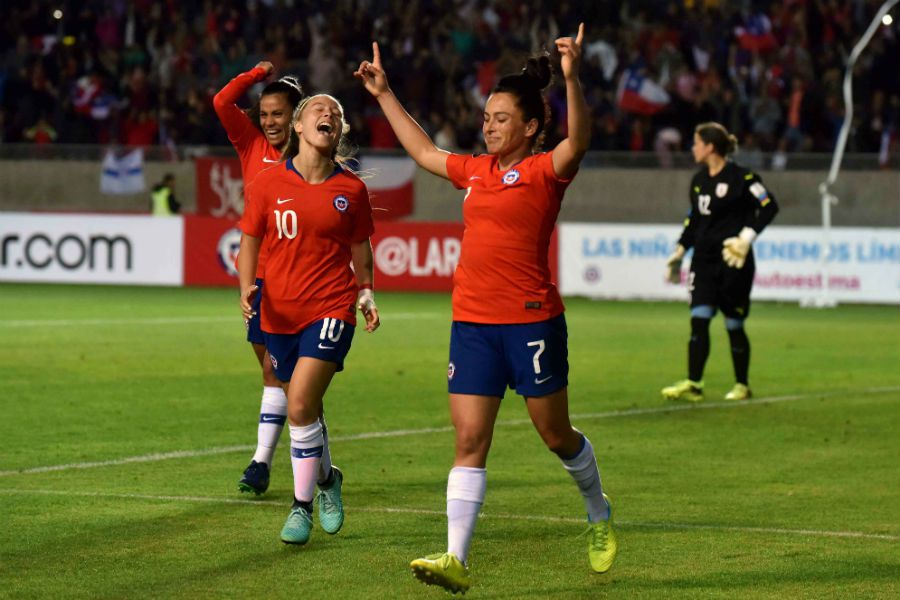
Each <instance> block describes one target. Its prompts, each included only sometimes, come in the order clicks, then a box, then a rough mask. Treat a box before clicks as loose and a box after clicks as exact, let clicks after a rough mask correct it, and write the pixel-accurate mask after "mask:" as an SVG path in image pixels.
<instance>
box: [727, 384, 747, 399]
mask: <svg viewBox="0 0 900 600" xmlns="http://www.w3.org/2000/svg"><path fill="white" fill-rule="evenodd" d="M752 395H753V393H752V392H751V391H750V388H748V387H747V386H746V385H744V384H743V383H736V384H734V387H733V388H731V391H730V392H728V393H727V394H725V399H726V400H749V399H750V396H752Z"/></svg>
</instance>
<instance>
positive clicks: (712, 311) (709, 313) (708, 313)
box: [691, 304, 716, 321]
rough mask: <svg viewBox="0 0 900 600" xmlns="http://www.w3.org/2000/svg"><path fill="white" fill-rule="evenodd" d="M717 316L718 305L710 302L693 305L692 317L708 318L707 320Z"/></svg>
mask: <svg viewBox="0 0 900 600" xmlns="http://www.w3.org/2000/svg"><path fill="white" fill-rule="evenodd" d="M714 316H716V307H715V306H710V305H708V304H700V305H698V306H692V307H691V318H692V319H706V320H707V321H708V320H710V319H712V318H713V317H714Z"/></svg>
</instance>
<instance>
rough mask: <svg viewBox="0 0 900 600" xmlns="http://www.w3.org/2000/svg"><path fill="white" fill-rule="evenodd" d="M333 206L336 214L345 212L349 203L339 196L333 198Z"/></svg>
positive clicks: (344, 197) (345, 198) (345, 197)
mask: <svg viewBox="0 0 900 600" xmlns="http://www.w3.org/2000/svg"><path fill="white" fill-rule="evenodd" d="M333 204H334V207H335V208H336V209H337V210H338V212H347V208H348V207H349V206H350V201H349V200H347V196H344V195H343V194H341V195H340V196H335V197H334V201H333Z"/></svg>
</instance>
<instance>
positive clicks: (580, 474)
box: [560, 434, 609, 523]
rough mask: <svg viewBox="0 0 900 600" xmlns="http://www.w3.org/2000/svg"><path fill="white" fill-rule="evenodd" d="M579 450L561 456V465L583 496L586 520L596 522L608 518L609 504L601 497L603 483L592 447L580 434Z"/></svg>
mask: <svg viewBox="0 0 900 600" xmlns="http://www.w3.org/2000/svg"><path fill="white" fill-rule="evenodd" d="M581 439H582V443H581V450H579V451H578V454H576V455H575V456H573V457H571V458H562V457H560V460H561V461H562V464H563V466H564V467H565V468H566V471H568V472H569V475H571V476H572V479H574V480H575V483H576V484H577V485H578V490H579V491H580V492H581V495H582V496H584V506H585V508H586V509H587V513H588V521H590V522H591V523H596V522H597V521H605V520H606V519H608V518H609V504H607V503H606V498H604V497H603V485H602V484H601V483H600V470H599V469H598V468H597V459H596V457H595V456H594V447H593V446H591V442H590V440H588V439H587V437H586V436H584V435H583V434H582V436H581Z"/></svg>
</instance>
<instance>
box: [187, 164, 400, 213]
mask: <svg viewBox="0 0 900 600" xmlns="http://www.w3.org/2000/svg"><path fill="white" fill-rule="evenodd" d="M194 168H195V169H196V181H197V186H196V197H197V214H198V215H201V216H206V217H223V218H234V219H239V218H240V216H241V215H242V214H243V212H244V182H243V180H242V179H241V163H240V161H239V160H238V159H236V158H210V157H203V158H196V159H194ZM360 170H361V173H360V174H361V176H362V177H363V179H364V181H365V182H366V187H368V188H369V195H370V197H371V201H372V207H373V209H374V213H373V216H374V218H375V219H376V220H378V221H394V220H397V219H402V218H403V217H407V216H409V215H410V214H412V212H413V206H414V200H415V188H414V179H415V172H416V163H415V162H414V161H413V160H412V159H409V158H399V157H363V158H362V160H361V161H360Z"/></svg>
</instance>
